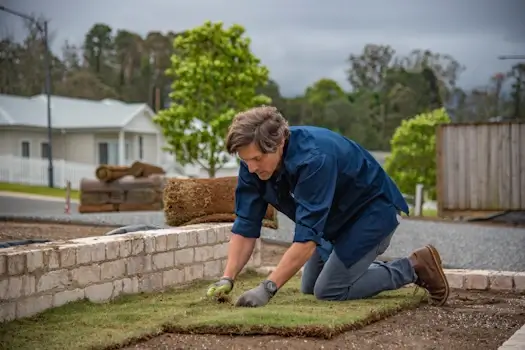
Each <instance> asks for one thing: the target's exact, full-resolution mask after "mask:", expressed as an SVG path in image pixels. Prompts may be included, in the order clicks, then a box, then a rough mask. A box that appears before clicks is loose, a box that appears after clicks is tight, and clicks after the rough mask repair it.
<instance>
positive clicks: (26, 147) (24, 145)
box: [22, 141, 30, 158]
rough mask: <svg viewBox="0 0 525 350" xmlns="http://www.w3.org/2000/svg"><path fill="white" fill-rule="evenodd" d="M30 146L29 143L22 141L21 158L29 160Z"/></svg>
mask: <svg viewBox="0 0 525 350" xmlns="http://www.w3.org/2000/svg"><path fill="white" fill-rule="evenodd" d="M29 150H30V144H29V141H22V157H24V158H29V156H30V151H29Z"/></svg>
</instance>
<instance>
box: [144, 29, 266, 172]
mask: <svg viewBox="0 0 525 350" xmlns="http://www.w3.org/2000/svg"><path fill="white" fill-rule="evenodd" d="M244 33H245V29H244V28H243V27H242V26H240V25H232V26H231V27H229V28H227V29H226V28H224V27H223V24H222V22H217V23H212V22H210V21H207V22H205V23H204V24H203V25H202V26H199V27H196V28H193V29H191V30H188V31H185V32H184V33H182V34H181V35H179V36H178V37H176V38H175V40H174V55H173V56H172V57H171V67H170V68H168V69H167V70H166V74H167V75H168V76H170V77H171V78H172V79H173V83H172V85H171V88H172V89H171V90H172V92H171V93H170V98H171V106H170V107H169V108H167V109H164V110H161V111H159V113H158V115H157V116H156V117H155V119H154V120H155V122H156V123H158V124H159V125H160V126H161V128H162V130H163V134H164V137H165V139H166V142H167V143H168V144H169V147H168V151H171V152H172V153H174V154H175V156H176V157H177V161H178V162H179V163H181V164H183V165H185V164H189V163H193V164H195V163H198V164H200V165H201V166H202V167H204V168H205V169H206V170H207V171H208V174H209V176H210V177H214V176H215V174H216V172H217V170H219V169H220V168H221V167H222V165H223V164H224V163H225V162H226V161H227V158H226V157H225V154H224V138H225V136H226V133H227V130H228V126H229V125H230V124H231V121H232V119H233V117H234V116H235V114H236V113H238V112H240V111H242V110H244V109H248V108H251V107H255V106H258V105H262V104H269V103H271V99H270V98H269V97H267V96H266V95H262V94H258V93H257V90H258V89H260V88H261V87H263V86H265V85H266V84H267V83H268V80H269V72H268V69H267V68H266V67H265V66H263V65H261V62H260V60H259V59H258V58H257V57H256V56H254V55H253V53H252V52H251V49H250V42H251V40H250V39H249V38H247V37H244V36H243V35H244Z"/></svg>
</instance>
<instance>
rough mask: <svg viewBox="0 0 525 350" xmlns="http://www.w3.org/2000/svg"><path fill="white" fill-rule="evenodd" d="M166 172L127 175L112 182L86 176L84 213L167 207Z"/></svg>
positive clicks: (82, 187) (81, 209)
mask: <svg viewBox="0 0 525 350" xmlns="http://www.w3.org/2000/svg"><path fill="white" fill-rule="evenodd" d="M164 184H165V177H164V176H163V175H157V174H155V175H150V176H148V177H139V178H135V177H133V176H131V175H126V176H124V177H121V178H119V179H117V180H114V181H111V182H104V181H100V180H96V179H82V180H81V182H80V205H79V208H78V211H79V212H80V213H103V212H123V211H159V210H162V208H163V203H162V195H163V194H162V193H163V189H164Z"/></svg>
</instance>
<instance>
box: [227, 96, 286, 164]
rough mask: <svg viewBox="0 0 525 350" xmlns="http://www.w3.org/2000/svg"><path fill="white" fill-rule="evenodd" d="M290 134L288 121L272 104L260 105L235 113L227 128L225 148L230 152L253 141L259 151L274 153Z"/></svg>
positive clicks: (234, 151) (232, 152)
mask: <svg viewBox="0 0 525 350" xmlns="http://www.w3.org/2000/svg"><path fill="white" fill-rule="evenodd" d="M289 135H290V130H289V129H288V122H287V121H286V119H284V117H283V116H282V115H281V113H279V111H278V110H277V108H275V107H272V106H261V107H255V108H251V109H248V110H246V111H244V112H241V113H239V114H237V115H236V116H235V117H234V118H233V121H232V124H231V125H230V127H229V129H228V135H227V136H226V150H227V151H228V153H230V154H234V153H236V152H237V151H238V150H239V148H241V147H244V146H248V145H249V144H251V143H252V142H253V143H255V144H256V145H257V146H258V147H259V149H260V150H261V152H263V153H274V152H276V151H277V147H278V146H279V145H280V144H281V143H282V142H283V141H285V140H286V139H288V136H289Z"/></svg>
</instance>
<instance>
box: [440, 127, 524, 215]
mask: <svg viewBox="0 0 525 350" xmlns="http://www.w3.org/2000/svg"><path fill="white" fill-rule="evenodd" d="M437 139H438V140H437V144H436V147H437V148H438V149H437V157H436V160H437V167H438V169H437V176H438V179H437V184H438V186H437V195H438V198H437V200H438V205H439V211H440V214H443V213H445V214H449V213H451V212H467V211H468V212H481V211H504V210H525V123H523V122H507V123H480V124H445V125H442V126H440V128H439V130H438V132H437Z"/></svg>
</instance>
